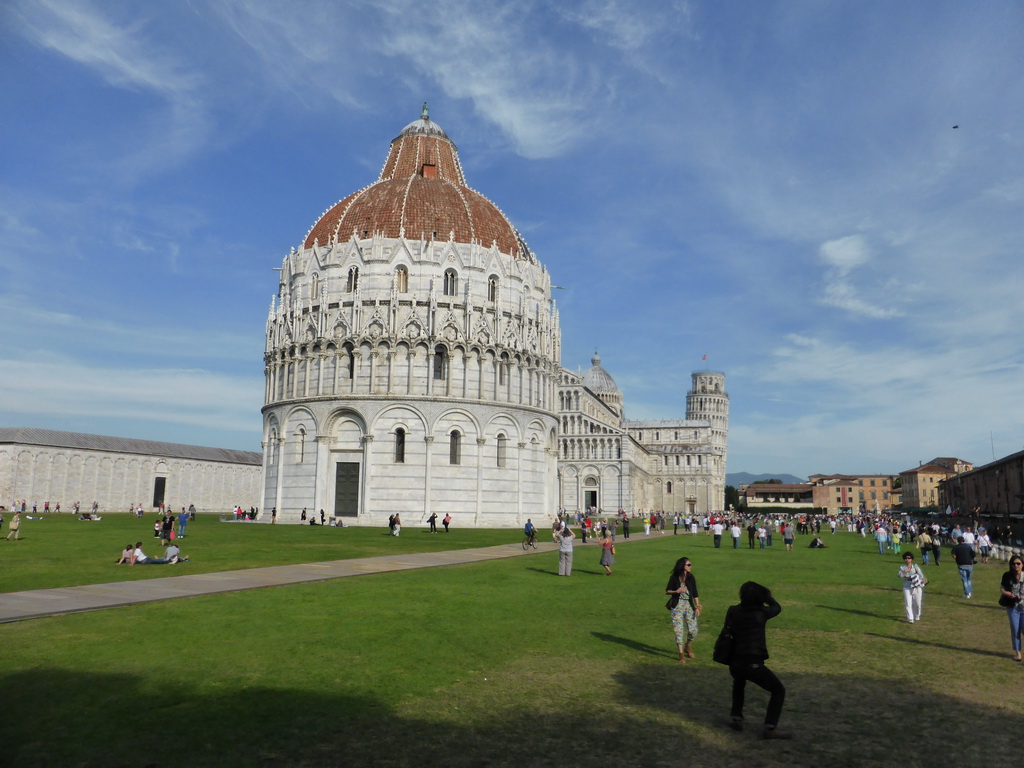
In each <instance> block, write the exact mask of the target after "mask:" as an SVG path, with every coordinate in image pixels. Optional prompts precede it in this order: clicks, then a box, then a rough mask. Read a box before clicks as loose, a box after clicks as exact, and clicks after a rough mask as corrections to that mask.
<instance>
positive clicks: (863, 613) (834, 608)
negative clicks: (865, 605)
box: [815, 603, 899, 622]
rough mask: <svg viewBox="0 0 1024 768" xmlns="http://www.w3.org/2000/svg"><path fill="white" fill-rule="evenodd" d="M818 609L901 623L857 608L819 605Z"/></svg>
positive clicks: (890, 617) (885, 615)
mask: <svg viewBox="0 0 1024 768" xmlns="http://www.w3.org/2000/svg"><path fill="white" fill-rule="evenodd" d="M815 607H816V608H825V609H827V610H829V611H838V612H840V613H852V614H854V615H856V616H870V617H871V618H872V619H884V620H885V621H897V622H898V621H899V619H898V618H895V617H894V616H891V615H887V614H884V613H872V612H871V611H859V610H857V609H856V608H840V607H839V606H838V605H822V604H821V603H818V604H817V605H816V606H815Z"/></svg>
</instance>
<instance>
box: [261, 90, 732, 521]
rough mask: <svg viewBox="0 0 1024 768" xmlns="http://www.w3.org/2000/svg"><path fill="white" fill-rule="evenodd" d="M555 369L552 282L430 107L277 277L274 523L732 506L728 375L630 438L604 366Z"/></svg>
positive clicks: (516, 517) (557, 339)
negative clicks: (672, 417)
mask: <svg viewBox="0 0 1024 768" xmlns="http://www.w3.org/2000/svg"><path fill="white" fill-rule="evenodd" d="M560 352H561V335H560V330H559V314H558V310H557V308H556V306H555V302H554V301H553V300H552V298H551V277H550V275H549V274H548V271H547V269H545V267H544V266H543V265H542V264H541V263H540V262H539V261H538V259H537V257H536V255H535V254H534V253H533V252H532V251H531V250H530V249H529V247H528V246H527V244H526V242H525V241H524V239H523V238H522V236H521V235H520V233H519V232H518V231H517V230H516V228H515V227H514V226H513V225H512V224H511V222H510V221H509V220H508V218H507V217H506V216H505V215H504V213H502V211H501V210H500V209H499V208H498V207H497V206H496V205H495V204H494V203H493V202H491V201H490V200H489V199H488V198H486V197H484V196H483V195H482V194H480V193H479V192H476V191H475V190H473V189H471V188H470V187H469V186H468V184H467V182H466V178H465V175H464V172H463V169H462V165H461V163H460V161H459V155H458V151H457V149H456V147H455V144H454V143H452V141H451V139H449V137H448V135H447V134H446V133H445V131H444V130H443V129H442V128H441V127H440V126H439V125H438V124H437V123H435V122H433V121H432V120H431V119H430V117H429V115H428V113H427V110H426V107H425V106H424V109H423V113H422V115H421V116H420V118H419V119H418V120H415V121H414V122H412V123H410V124H409V125H407V126H406V127H405V128H404V129H402V131H401V132H400V133H399V134H398V136H397V137H396V138H395V139H394V140H393V141H392V142H391V145H390V149H389V151H388V154H387V157H386V159H385V161H384V166H383V168H382V170H381V173H380V176H379V178H378V179H377V180H376V181H375V182H374V183H372V184H370V185H368V186H366V187H364V188H363V189H360V190H358V191H356V192H353V193H352V194H350V195H348V196H347V197H344V198H343V199H342V200H341V201H340V202H338V203H336V204H335V205H333V206H331V207H330V208H328V209H327V210H326V211H325V212H324V213H323V214H322V215H321V216H320V217H319V219H318V220H317V221H316V222H315V223H314V224H313V226H312V228H311V229H310V230H309V232H308V233H307V234H306V237H305V238H304V240H303V242H302V246H301V248H299V249H298V250H295V249H292V251H291V253H289V254H288V255H287V256H285V258H284V260H283V261H282V263H281V267H280V282H279V285H278V292H277V295H276V296H275V297H274V299H273V301H272V302H271V306H270V312H269V316H268V318H267V327H266V348H265V354H264V364H265V385H266V386H265V405H264V407H263V489H262V499H261V501H262V503H261V508H262V509H263V510H264V511H265V512H266V511H268V510H271V509H276V510H277V513H278V518H277V519H278V521H279V522H293V521H298V520H299V519H300V516H301V511H302V510H303V509H306V510H307V511H308V512H309V513H318V512H319V511H320V510H321V509H322V510H325V512H326V514H327V515H328V516H330V517H332V518H335V519H339V518H340V519H341V520H342V521H344V522H345V523H346V524H357V525H381V524H384V523H386V521H387V519H388V518H389V516H391V515H395V514H398V515H400V516H401V518H402V522H403V523H404V524H405V525H418V524H422V523H424V522H425V521H426V520H427V519H428V518H429V517H430V516H431V515H432V514H437V515H438V516H439V517H443V516H444V515H446V514H450V515H452V518H453V522H454V523H455V524H457V525H462V526H473V527H477V526H479V527H498V526H513V525H514V526H519V525H522V524H523V523H524V522H525V520H526V519H527V518H528V517H532V518H534V520H535V521H537V520H539V519H546V518H548V517H550V516H551V515H553V514H555V512H556V511H558V510H559V509H565V510H569V511H574V510H576V509H582V508H584V507H596V508H599V509H602V510H605V511H615V510H618V509H623V510H627V511H630V510H638V509H641V508H643V509H652V508H653V509H661V510H665V511H679V512H687V513H689V512H695V513H703V512H706V511H709V510H713V509H721V508H722V506H723V502H724V488H725V460H726V437H727V431H728V395H726V393H725V376H724V374H722V373H718V372H711V371H705V372H698V373H694V374H693V381H692V388H691V391H690V393H689V394H688V396H687V400H686V418H685V419H684V420H677V421H627V420H626V418H625V410H624V407H623V403H622V393H621V392H620V391H619V390H618V388H617V387H616V386H615V382H614V380H613V379H612V377H611V376H610V375H609V374H608V373H607V372H606V371H605V370H604V369H603V368H602V367H601V365H600V359H599V358H598V357H597V356H596V355H595V357H594V359H593V361H592V367H591V368H590V369H589V370H588V371H587V372H586V373H573V372H571V371H568V370H565V369H563V368H562V367H561V364H560Z"/></svg>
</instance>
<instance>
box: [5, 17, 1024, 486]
mask: <svg viewBox="0 0 1024 768" xmlns="http://www.w3.org/2000/svg"><path fill="white" fill-rule="evenodd" d="M1022 65H1024V5H1021V4H1019V3H1012V2H978V3H964V2H941V1H932V0H929V1H927V2H925V1H921V2H915V1H910V2H901V3H893V2H891V1H888V0H886V1H885V2H869V1H865V0H857V1H855V2H827V0H814V1H813V2H799V1H798V0H789V1H787V2H770V1H768V0H765V1H763V2H733V1H730V0H725V1H720V2H711V1H708V2H697V1H694V2H680V1H678V0H663V2H660V3H649V2H627V1H625V0H594V1H590V0H580V1H579V2H575V3H555V2H529V1H528V0H527V1H525V2H523V1H517V2H514V3H494V2H490V1H489V0H466V1H463V0H437V1H435V2H428V3H425V2H422V0H381V1H379V2H376V1H374V0H363V1H352V2H305V1H303V0H292V2H289V3H279V2H272V1H270V0H267V1H266V2H256V1H252V2H245V1H244V0H238V1H235V2H227V1H224V2H217V1H216V0H211V1H210V2H202V1H201V0H193V1H192V2H178V3H137V2H130V1H127V0H126V1H124V2H116V1H114V0H111V1H108V2H87V1H81V2H65V1H64V0H9V2H7V3H4V5H3V8H2V9H0V93H2V95H3V104H4V109H3V110H2V111H0V136H2V137H3V138H2V144H0V152H2V155H0V317H2V318H3V320H2V323H3V329H4V330H3V333H2V335H0V425H6V426H37V427H48V428H53V429H66V430H72V431H82V432H95V433H100V434H112V435H121V436H128V437H139V438H147V439H154V440H166V441H172V442H185V443H195V444H200V445H214V446H222V447H230V448H242V449H248V450H259V441H260V432H261V416H260V407H261V406H262V395H263V378H262V376H263V373H262V354H263V343H264V336H263V335H264V323H265V319H266V313H267V310H268V307H269V304H270V299H271V296H272V295H273V294H274V293H275V292H276V290H277V273H276V272H274V267H277V266H280V262H281V259H282V258H283V256H284V255H285V254H286V253H287V252H288V250H289V249H290V248H291V247H293V246H298V245H299V244H300V243H301V241H302V239H303V238H304V236H305V234H306V232H307V231H308V230H309V228H310V226H311V225H312V224H313V223H314V222H315V221H316V219H317V218H318V217H319V216H320V214H321V213H322V212H323V211H324V210H325V209H326V208H328V207H329V206H331V205H333V204H334V203H335V202H336V201H337V200H339V199H340V198H342V197H344V196H345V195H347V194H348V193H350V192H352V191H354V190H356V189H359V188H361V187H363V186H365V185H366V184H369V183H371V182H373V181H374V180H375V179H376V178H377V175H378V173H379V171H380V168H381V166H382V164H383V162H384V159H385V156H386V154H387V147H388V143H389V142H390V140H391V139H392V138H393V137H394V136H395V135H396V134H397V133H398V131H399V130H401V128H402V127H403V126H404V125H406V124H407V123H408V122H410V121H412V120H413V119H415V118H416V117H418V115H419V109H420V105H421V104H422V102H424V101H427V102H429V104H430V109H431V117H432V118H433V119H435V120H436V121H437V123H438V124H439V125H441V126H442V127H443V128H444V129H445V130H446V131H447V132H448V134H449V136H451V137H452V139H453V140H454V141H455V143H456V144H457V145H458V147H459V151H460V155H461V158H462V163H463V167H464V168H465V171H466V175H467V178H468V180H469V183H470V185H471V186H473V187H474V188H476V189H478V190H479V191H481V192H482V193H483V194H485V195H487V196H488V197H489V198H491V199H492V200H493V201H494V202H495V203H497V204H498V206H499V207H501V208H502V210H504V211H505V213H506V214H507V215H508V216H509V218H510V219H511V221H512V222H513V223H514V224H515V225H516V226H517V227H518V228H519V229H520V231H521V232H522V233H523V235H524V236H525V238H526V240H527V242H528V243H529V244H530V247H531V248H532V249H533V250H534V251H535V252H536V253H537V255H538V257H539V258H540V260H541V261H542V263H544V264H545V265H546V266H547V267H548V269H549V270H550V271H551V273H552V278H553V282H554V283H556V284H558V285H561V286H564V287H565V290H563V291H556V292H555V293H556V296H555V298H556V300H557V301H558V306H559V309H560V312H561V325H562V339H563V348H562V364H563V365H564V366H565V367H567V368H572V369H576V368H577V367H583V368H586V367H588V366H589V364H590V357H591V355H592V354H593V352H594V350H595V349H598V350H599V351H600V354H601V357H602V360H603V364H604V366H605V368H606V369H607V370H608V371H609V372H610V373H611V374H612V376H614V378H615V379H616V381H617V382H618V384H619V386H620V388H621V389H622V390H623V392H624V395H625V398H626V409H627V416H628V417H630V418H634V419H652V418H666V419H668V418H681V417H682V416H683V413H684V410H685V394H686V390H687V389H688V387H689V382H690V378H689V377H690V372H691V371H693V370H696V369H699V368H702V367H710V368H714V369H718V370H723V371H725V372H726V373H727V376H728V379H727V388H728V391H729V394H730V397H731V414H730V415H731V419H730V435H729V443H730V445H729V471H730V472H738V471H748V472H755V473H757V472H774V473H783V472H788V473H792V474H797V475H803V476H806V475H808V474H810V473H817V472H821V473H831V472H849V473H856V472H861V473H867V472H878V473H881V472H887V473H888V472H893V473H895V472H899V471H900V470H904V469H908V468H910V467H913V466H916V465H917V463H918V462H919V461H924V460H928V459H930V458H932V457H934V456H959V457H962V458H964V459H967V460H969V461H974V462H976V463H985V462H986V461H990V460H991V459H992V457H993V454H994V455H996V456H1002V455H1005V454H1007V453H1011V452H1014V451H1017V450H1020V449H1021V447H1022V445H1024V397H1022V395H1024V386H1022V383H1024V377H1022V362H1024V354H1022V345H1021V341H1020V339H1021V329H1022V328H1024V300H1022V298H1021V294H1022V292H1024V258H1022V253H1021V251H1022V248H1024V211H1022V208H1024V98H1022V97H1024V66H1022ZM953 126H959V127H958V128H954V127H953ZM703 355H707V361H706V362H705V361H703V360H702V356H703Z"/></svg>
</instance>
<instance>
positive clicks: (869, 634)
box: [864, 619, 1008, 659]
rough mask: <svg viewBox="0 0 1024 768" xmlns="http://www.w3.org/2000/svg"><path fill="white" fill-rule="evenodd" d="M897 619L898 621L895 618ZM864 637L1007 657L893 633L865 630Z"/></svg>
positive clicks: (1006, 656)
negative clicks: (898, 635)
mask: <svg viewBox="0 0 1024 768" xmlns="http://www.w3.org/2000/svg"><path fill="white" fill-rule="evenodd" d="M897 621H899V620H898V619H897ZM864 636H865V637H877V638H879V639H881V640H896V641H898V642H901V643H908V644H910V645H926V646H928V647H929V648H941V649H942V650H944V651H956V652H958V653H973V654H974V655H976V656H989V657H991V658H994V659H1005V658H1008V652H1007V653H998V652H996V651H984V650H981V649H980V648H967V647H965V646H960V645H946V644H945V643H932V642H929V641H928V640H918V639H917V638H914V637H894V636H893V635H880V634H878V633H877V632H865V633H864Z"/></svg>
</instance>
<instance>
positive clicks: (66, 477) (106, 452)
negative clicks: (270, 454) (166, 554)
mask: <svg viewBox="0 0 1024 768" xmlns="http://www.w3.org/2000/svg"><path fill="white" fill-rule="evenodd" d="M261 461H262V456H261V455H260V454H259V453H252V452H249V451H235V450H230V449H226V448H206V447H203V446H198V445H179V444H176V443H159V442H155V441H152V440H133V439H130V438H126V437H107V436H104V435H87V434H82V433H79V432H61V431H58V430H51V429H31V428H27V427H3V428H0V503H2V504H3V505H4V506H7V505H12V504H13V503H14V502H15V501H21V500H24V501H25V502H26V503H27V506H28V509H32V505H33V504H37V505H38V509H39V511H42V509H43V505H44V503H46V502H50V509H51V510H53V509H54V508H55V507H56V505H57V503H58V502H59V503H60V505H61V512H70V511H71V510H72V507H73V505H74V504H75V502H79V503H80V504H81V509H82V511H89V509H90V508H91V507H92V503H93V502H94V501H95V502H97V503H98V504H99V509H100V511H103V512H126V511H128V508H129V507H134V506H136V505H138V504H142V507H143V509H145V510H147V511H149V510H152V509H156V508H158V507H159V506H160V505H161V504H163V505H165V507H166V508H168V509H180V508H181V507H188V506H189V505H190V504H194V505H195V507H196V509H197V510H198V511H200V512H227V511H229V510H230V509H232V508H234V507H235V506H241V507H242V508H244V509H248V508H249V507H254V506H258V505H259V498H260V472H261V468H260V464H261Z"/></svg>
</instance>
